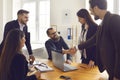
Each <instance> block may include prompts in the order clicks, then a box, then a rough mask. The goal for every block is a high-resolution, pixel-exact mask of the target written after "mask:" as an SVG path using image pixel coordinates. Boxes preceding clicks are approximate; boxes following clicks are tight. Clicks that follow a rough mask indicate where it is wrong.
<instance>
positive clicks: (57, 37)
mask: <svg viewBox="0 0 120 80" xmlns="http://www.w3.org/2000/svg"><path fill="white" fill-rule="evenodd" d="M52 39H53V40H54V41H59V39H60V37H59V36H58V35H57V36H54V38H52Z"/></svg>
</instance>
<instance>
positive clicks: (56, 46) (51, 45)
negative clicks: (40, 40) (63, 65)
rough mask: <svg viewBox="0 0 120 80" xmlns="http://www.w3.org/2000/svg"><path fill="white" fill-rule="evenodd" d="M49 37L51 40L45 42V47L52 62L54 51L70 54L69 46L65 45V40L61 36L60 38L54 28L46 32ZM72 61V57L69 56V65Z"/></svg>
mask: <svg viewBox="0 0 120 80" xmlns="http://www.w3.org/2000/svg"><path fill="white" fill-rule="evenodd" d="M46 33H47V35H48V37H49V38H50V39H49V40H47V41H46V42H45V47H46V49H47V52H48V59H49V60H52V54H51V52H52V51H56V52H59V53H63V54H67V53H69V52H70V50H69V47H68V45H67V44H66V43H65V41H64V40H63V38H62V37H61V36H58V34H57V32H56V30H55V29H53V28H49V29H48V30H47V31H46ZM71 61H72V58H71V55H70V54H67V60H66V62H67V63H70V62H71Z"/></svg>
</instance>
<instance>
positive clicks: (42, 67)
mask: <svg viewBox="0 0 120 80" xmlns="http://www.w3.org/2000/svg"><path fill="white" fill-rule="evenodd" d="M33 65H34V66H35V68H36V69H38V70H40V71H41V72H46V71H53V68H51V67H50V66H48V65H47V64H45V63H42V62H38V61H37V62H36V61H35V62H34V63H33Z"/></svg>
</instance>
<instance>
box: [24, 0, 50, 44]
mask: <svg viewBox="0 0 120 80" xmlns="http://www.w3.org/2000/svg"><path fill="white" fill-rule="evenodd" d="M23 9H26V10H28V11H29V12H30V13H29V21H28V24H27V25H28V30H29V31H30V33H31V42H32V43H41V44H44V43H45V41H46V40H47V39H48V37H47V35H46V30H47V28H49V27H50V0H24V1H23Z"/></svg>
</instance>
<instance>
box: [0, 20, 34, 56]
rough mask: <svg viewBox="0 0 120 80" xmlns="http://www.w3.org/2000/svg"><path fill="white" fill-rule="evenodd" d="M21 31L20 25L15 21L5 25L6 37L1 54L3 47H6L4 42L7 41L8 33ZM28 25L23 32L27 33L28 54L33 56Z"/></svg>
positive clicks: (0, 46)
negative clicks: (16, 30) (14, 30)
mask: <svg viewBox="0 0 120 80" xmlns="http://www.w3.org/2000/svg"><path fill="white" fill-rule="evenodd" d="M16 28H17V29H20V26H19V23H18V21H17V20H13V21H10V22H8V23H7V24H6V25H5V28H4V35H3V41H2V43H1V45H0V53H1V51H2V48H3V45H4V41H5V38H6V35H7V34H8V32H9V31H10V30H12V29H16ZM27 28H28V27H27V25H25V27H24V28H23V31H24V33H25V39H26V42H25V44H26V47H27V50H28V53H29V55H30V54H32V49H31V44H30V33H29V32H28V29H27Z"/></svg>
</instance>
